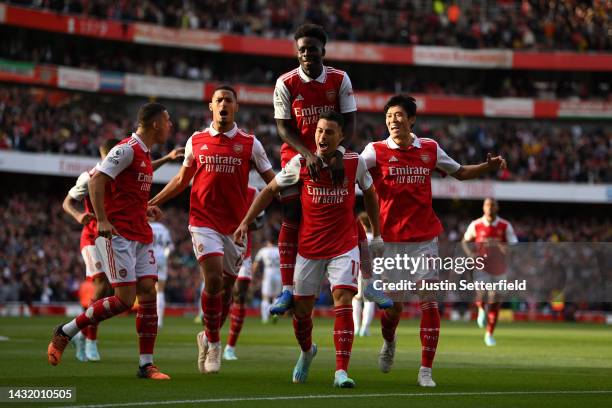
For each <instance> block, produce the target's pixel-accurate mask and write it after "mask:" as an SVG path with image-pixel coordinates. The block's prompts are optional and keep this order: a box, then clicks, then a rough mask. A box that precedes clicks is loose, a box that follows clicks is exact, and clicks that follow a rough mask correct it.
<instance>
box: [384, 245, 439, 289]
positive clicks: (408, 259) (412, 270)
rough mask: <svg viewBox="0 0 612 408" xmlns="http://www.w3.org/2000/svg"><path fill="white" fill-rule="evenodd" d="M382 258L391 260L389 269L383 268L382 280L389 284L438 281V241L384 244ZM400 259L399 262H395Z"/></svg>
mask: <svg viewBox="0 0 612 408" xmlns="http://www.w3.org/2000/svg"><path fill="white" fill-rule="evenodd" d="M383 258H385V260H386V259H393V260H394V262H392V263H390V264H391V267H386V265H385V267H384V271H383V274H382V275H383V278H385V279H387V280H388V281H389V282H400V281H401V280H403V279H405V280H410V281H414V282H418V281H420V280H437V279H439V266H440V265H439V262H440V259H439V258H438V240H437V238H434V239H432V240H429V241H423V242H390V243H385V251H384V254H383ZM396 259H400V262H395V260H396Z"/></svg>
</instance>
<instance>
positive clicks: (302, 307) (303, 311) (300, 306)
mask: <svg viewBox="0 0 612 408" xmlns="http://www.w3.org/2000/svg"><path fill="white" fill-rule="evenodd" d="M311 313H312V307H311V306H310V302H308V301H305V300H295V303H294V304H293V314H294V315H295V317H296V318H298V319H303V318H305V317H308V316H310V314H311Z"/></svg>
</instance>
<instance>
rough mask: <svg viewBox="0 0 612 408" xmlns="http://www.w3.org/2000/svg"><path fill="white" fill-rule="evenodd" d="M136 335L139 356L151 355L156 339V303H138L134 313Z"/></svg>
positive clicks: (153, 301) (154, 301)
mask: <svg viewBox="0 0 612 408" xmlns="http://www.w3.org/2000/svg"><path fill="white" fill-rule="evenodd" d="M136 333H138V348H139V349H140V354H153V348H154V347H155V339H156V338H157V301H156V300H152V301H149V302H140V303H139V304H138V311H137V312H136Z"/></svg>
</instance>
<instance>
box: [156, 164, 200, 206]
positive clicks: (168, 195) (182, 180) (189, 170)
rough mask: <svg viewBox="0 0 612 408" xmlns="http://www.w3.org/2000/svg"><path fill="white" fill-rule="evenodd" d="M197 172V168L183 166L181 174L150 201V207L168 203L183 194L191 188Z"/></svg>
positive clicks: (173, 178)
mask: <svg viewBox="0 0 612 408" xmlns="http://www.w3.org/2000/svg"><path fill="white" fill-rule="evenodd" d="M195 170H196V169H195V166H192V167H185V166H182V167H181V168H180V170H179V172H178V173H177V174H176V175H175V176H174V177H172V180H170V181H169V182H168V184H166V185H165V186H164V188H163V189H162V191H160V192H159V193H157V194H156V195H155V197H153V198H152V199H150V200H149V205H156V206H158V205H162V204H164V203H165V202H166V201H169V200H171V199H173V198H174V197H176V196H177V195H179V194H180V193H182V192H183V191H184V190H185V189H186V188H187V187H188V186H189V183H190V182H191V179H192V178H193V175H194V174H195Z"/></svg>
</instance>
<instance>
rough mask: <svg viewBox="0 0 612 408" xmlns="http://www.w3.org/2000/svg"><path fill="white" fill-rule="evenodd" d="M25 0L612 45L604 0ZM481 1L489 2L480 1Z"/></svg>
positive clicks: (354, 32)
mask: <svg viewBox="0 0 612 408" xmlns="http://www.w3.org/2000/svg"><path fill="white" fill-rule="evenodd" d="M9 3H15V4H18V5H22V6H30V7H36V8H44V9H51V10H54V11H57V12H60V13H68V14H78V15H83V16H88V17H95V18H101V19H112V20H119V21H126V22H131V21H141V22H146V23H151V24H158V25H164V26H167V27H174V28H185V29H208V30H217V31H222V32H229V33H237V34H244V35H258V36H264V37H288V36H289V35H290V33H292V32H294V31H295V29H296V28H297V27H298V26H300V25H302V24H303V23H306V22H310V23H315V24H319V25H321V26H323V27H324V28H325V31H326V32H327V33H328V34H329V36H330V38H331V39H334V40H349V41H360V42H375V43H396V44H406V45H410V44H412V45H417V44H418V45H441V46H458V47H463V48H511V49H544V50H556V49H562V50H578V51H584V50H598V51H606V50H610V49H611V48H612V40H611V39H610V36H609V35H608V26H609V24H610V19H611V17H610V9H609V5H608V3H607V2H606V1H599V0H586V1H581V2H576V1H574V0H559V1H538V0H522V1H503V2H502V1H498V2H484V3H476V4H471V3H469V7H468V6H467V5H464V3H463V2H459V4H457V3H458V2H453V3H452V4H451V5H450V6H448V8H447V5H446V2H443V1H440V0H437V1H433V2H428V3H425V4H427V5H428V6H426V5H420V4H421V3H420V2H416V3H414V2H411V1H407V0H401V1H370V0H352V1H349V0H322V1H318V2H312V1H308V0H295V1H290V2H286V1H280V0H272V1H262V2H244V1H224V0H201V1H197V2H187V1H168V2H158V1H121V0H110V1H104V2H99V1H90V0H70V1H69V0H59V1H56V0H13V1H9ZM481 4H485V5H486V6H481Z"/></svg>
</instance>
